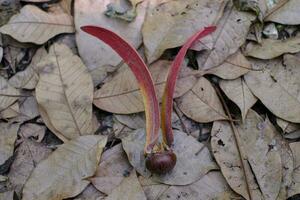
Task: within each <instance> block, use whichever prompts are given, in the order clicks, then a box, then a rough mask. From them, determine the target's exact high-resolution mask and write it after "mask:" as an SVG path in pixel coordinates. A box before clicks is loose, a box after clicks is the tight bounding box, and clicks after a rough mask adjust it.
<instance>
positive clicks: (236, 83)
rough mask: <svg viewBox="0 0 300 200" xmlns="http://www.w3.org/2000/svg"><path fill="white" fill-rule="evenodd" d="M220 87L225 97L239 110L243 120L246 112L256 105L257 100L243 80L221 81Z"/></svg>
mask: <svg viewBox="0 0 300 200" xmlns="http://www.w3.org/2000/svg"><path fill="white" fill-rule="evenodd" d="M220 87H221V89H222V90H223V92H224V93H225V94H226V96H227V97H228V98H229V99H230V100H232V101H233V102H234V103H235V104H236V105H237V106H238V107H239V108H240V110H241V113H242V119H243V120H245V118H246V115H247V112H248V110H249V109H250V108H251V107H252V106H253V105H254V104H255V103H256V101H257V98H256V97H255V96H254V95H253V94H252V92H251V91H250V90H249V88H248V86H247V85H246V83H245V81H244V79H243V78H238V79H235V80H230V81H227V80H221V81H220Z"/></svg>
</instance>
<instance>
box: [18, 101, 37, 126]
mask: <svg viewBox="0 0 300 200" xmlns="http://www.w3.org/2000/svg"><path fill="white" fill-rule="evenodd" d="M19 107H20V114H21V115H20V116H19V117H20V118H24V121H25V120H30V119H33V118H35V117H37V116H39V115H40V113H39V111H38V104H37V102H36V99H35V97H34V96H28V97H21V98H20V99H19Z"/></svg>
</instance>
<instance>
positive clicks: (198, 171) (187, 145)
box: [122, 129, 216, 185]
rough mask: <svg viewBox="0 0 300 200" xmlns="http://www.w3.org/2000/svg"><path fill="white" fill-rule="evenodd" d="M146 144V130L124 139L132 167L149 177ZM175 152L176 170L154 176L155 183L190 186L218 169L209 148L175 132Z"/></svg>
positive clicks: (183, 134) (135, 132)
mask: <svg viewBox="0 0 300 200" xmlns="http://www.w3.org/2000/svg"><path fill="white" fill-rule="evenodd" d="M144 143H145V131H144V129H139V130H136V131H134V132H132V133H131V134H129V135H128V136H127V137H125V138H122V145H123V148H124V150H125V152H126V154H127V156H128V159H129V162H130V163H131V165H132V166H133V167H134V168H135V169H136V170H137V172H139V173H140V174H142V175H143V176H145V177H149V176H150V172H149V171H148V170H147V169H146V167H145V156H144V153H143V146H144ZM173 151H174V152H175V153H176V156H177V163H176V166H175V168H174V169H173V170H172V171H171V172H170V173H168V174H166V175H160V176H158V175H155V174H154V175H153V176H152V177H151V178H152V179H153V180H154V181H156V182H160V183H164V184H168V185H188V184H190V183H193V182H195V181H197V180H199V179H200V178H201V177H202V176H203V175H204V174H206V173H207V172H208V171H210V170H212V169H216V165H215V163H214V162H213V161H212V158H211V156H210V154H209V150H208V149H207V147H205V146H204V145H203V144H201V143H199V142H198V141H197V140H196V139H195V138H193V137H192V136H187V135H186V134H185V133H183V132H180V131H174V149H173Z"/></svg>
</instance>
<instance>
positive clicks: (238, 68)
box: [200, 50, 251, 79]
mask: <svg viewBox="0 0 300 200" xmlns="http://www.w3.org/2000/svg"><path fill="white" fill-rule="evenodd" d="M250 69H251V64H250V62H249V61H248V60H247V59H246V58H245V56H244V55H243V54H242V53H241V51H240V50H238V51H237V52H236V53H234V54H232V55H231V56H229V57H228V58H227V59H226V60H225V61H224V62H223V63H222V64H220V65H218V66H216V67H213V68H211V69H208V70H201V69H200V71H201V74H203V75H205V74H214V75H216V76H218V77H220V78H222V79H236V78H238V77H240V76H242V75H244V74H246V73H247V72H249V70H250Z"/></svg>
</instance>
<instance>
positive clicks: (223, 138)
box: [211, 121, 263, 200]
mask: <svg viewBox="0 0 300 200" xmlns="http://www.w3.org/2000/svg"><path fill="white" fill-rule="evenodd" d="M211 135H212V139H211V147H212V152H213V154H214V157H215V159H216V161H217V163H218V164H219V166H220V168H221V171H222V174H223V176H224V177H225V179H226V181H227V183H228V184H229V185H230V187H231V188H232V189H233V190H234V191H235V192H236V193H238V194H240V195H241V196H243V197H244V198H245V199H250V198H249V194H248V192H247V187H248V186H247V182H246V181H247V179H246V177H245V176H244V172H243V169H242V163H241V162H242V160H241V158H240V157H239V153H238V149H237V146H236V143H235V142H234V138H233V137H234V134H233V132H232V129H231V127H230V124H229V123H228V122H225V121H215V122H214V124H213V128H212V131H211ZM240 148H242V147H240ZM244 167H245V171H246V173H247V177H249V182H248V185H249V188H250V192H251V197H252V199H257V200H258V199H263V197H262V194H261V192H260V190H259V187H258V185H257V183H256V182H255V176H254V175H253V174H252V171H251V168H250V166H249V164H248V163H246V162H244Z"/></svg>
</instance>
